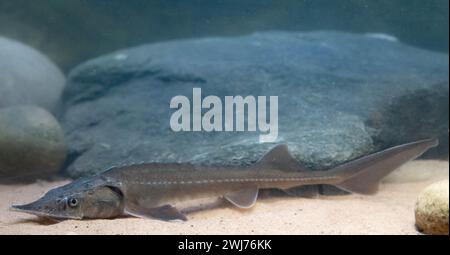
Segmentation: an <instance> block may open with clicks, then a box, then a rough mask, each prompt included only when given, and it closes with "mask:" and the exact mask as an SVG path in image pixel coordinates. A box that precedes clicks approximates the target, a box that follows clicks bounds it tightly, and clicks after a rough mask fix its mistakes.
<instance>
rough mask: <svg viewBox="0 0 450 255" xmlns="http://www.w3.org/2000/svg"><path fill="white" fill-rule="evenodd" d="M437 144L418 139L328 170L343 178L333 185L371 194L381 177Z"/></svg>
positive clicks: (436, 142) (433, 140)
mask: <svg viewBox="0 0 450 255" xmlns="http://www.w3.org/2000/svg"><path fill="white" fill-rule="evenodd" d="M438 144H439V142H438V140H437V139H426V140H420V141H416V142H412V143H407V144H403V145H399V146H395V147H392V148H389V149H386V150H383V151H380V152H377V153H374V154H371V155H368V156H365V157H362V158H359V159H356V160H354V161H350V162H349V163H346V164H343V165H341V166H338V167H336V168H334V169H332V170H330V171H331V172H334V174H336V175H337V176H339V177H341V178H339V179H343V181H341V182H339V183H337V184H334V185H335V186H336V187H338V188H340V189H343V190H346V191H350V192H354V193H361V194H373V193H375V192H377V190H378V184H379V182H380V180H381V179H383V177H385V176H386V175H388V174H389V173H391V172H392V171H393V170H395V169H396V168H398V167H399V166H401V165H403V164H404V163H406V162H408V161H410V160H413V159H415V158H417V157H419V156H420V155H422V154H423V153H424V152H425V151H427V150H428V149H430V148H432V147H435V146H437V145H438Z"/></svg>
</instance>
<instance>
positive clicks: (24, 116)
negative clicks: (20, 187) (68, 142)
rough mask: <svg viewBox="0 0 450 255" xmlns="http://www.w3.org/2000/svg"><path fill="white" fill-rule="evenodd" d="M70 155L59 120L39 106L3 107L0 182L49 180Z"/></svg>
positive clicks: (0, 132)
mask: <svg viewBox="0 0 450 255" xmlns="http://www.w3.org/2000/svg"><path fill="white" fill-rule="evenodd" d="M65 156H66V146H65V142H64V133H63V130H62V128H61V126H60V125H59V123H58V121H57V120H56V119H55V118H54V117H53V116H52V115H51V114H50V113H49V112H47V111H46V110H44V109H42V108H39V107H36V106H12V107H5V108H0V183H8V182H18V181H32V180H34V179H36V178H47V177H49V176H50V175H53V174H55V173H56V172H57V171H58V170H60V168H61V166H62V164H63V163H64V160H65Z"/></svg>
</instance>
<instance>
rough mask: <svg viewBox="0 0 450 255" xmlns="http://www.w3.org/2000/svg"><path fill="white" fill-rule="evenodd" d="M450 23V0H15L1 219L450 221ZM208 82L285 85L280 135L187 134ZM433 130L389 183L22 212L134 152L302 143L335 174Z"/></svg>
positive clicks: (189, 228)
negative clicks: (231, 203)
mask: <svg viewBox="0 0 450 255" xmlns="http://www.w3.org/2000/svg"><path fill="white" fill-rule="evenodd" d="M448 31H449V1H447V0H335V1H332V0H278V1H277V0H245V1H244V0H191V1H187V0H184V1H183V0H171V1H167V0H151V1H150V0H128V1H124V0H40V1H34V0H0V198H1V199H0V234H5V233H6V234H11V233H12V234H17V233H19V234H23V233H25V234H29V233H33V234H36V233H37V234H43V233H44V234H77V233H87V234H132V233H139V234H216V233H226V234H236V233H241V234H242V233H244V234H255V233H256V234H268V233H278V234H324V233H328V234H354V233H360V234H373V233H375V234H386V233H388V234H417V233H419V232H418V231H422V232H423V233H431V234H434V233H438V234H447V235H448V201H449V199H448V186H449V185H448V174H449V170H448V158H449V157H448V155H449V154H448V153H449V73H448V72H449V71H448V70H449V56H448V49H449V32H448ZM193 88H201V89H202V96H203V97H206V96H208V95H215V96H217V97H219V98H220V99H223V98H224V96H230V95H231V96H236V95H242V96H255V97H256V96H278V127H279V129H278V136H277V139H276V140H275V141H274V142H261V141H260V140H259V138H260V134H261V132H247V131H245V132H174V131H173V130H172V129H171V127H170V125H169V124H170V119H171V116H173V115H172V114H173V113H174V111H175V109H171V108H170V101H171V99H173V98H174V97H175V96H178V95H183V96H186V97H187V98H188V99H189V100H190V101H193V95H192V94H193ZM270 109H272V105H268V106H267V111H268V112H269V111H270ZM205 111H206V109H203V112H202V113H205ZM269 119H271V116H269ZM246 121H247V124H248V120H246ZM428 138H437V139H439V145H438V146H436V147H434V148H432V149H430V150H429V151H427V152H426V153H425V154H424V155H422V156H421V158H420V159H421V160H417V161H413V162H409V163H407V164H405V165H404V166H403V167H401V168H400V169H399V170H398V171H395V172H393V173H392V174H391V175H389V176H387V177H386V178H385V179H384V180H383V181H382V183H381V186H380V190H379V193H377V194H375V195H373V196H363V195H358V194H348V193H346V192H344V191H342V190H338V189H337V188H335V187H334V186H329V185H324V184H318V185H313V186H308V187H306V189H305V190H303V189H302V187H300V188H298V189H295V190H292V191H290V194H291V195H297V196H298V197H290V198H289V197H287V196H285V194H280V192H277V191H273V190H271V191H269V192H267V193H265V192H262V197H264V196H265V195H266V196H267V197H265V198H264V199H261V200H262V201H260V202H258V205H257V206H255V208H253V209H252V210H251V211H249V212H245V213H244V212H242V211H241V210H232V209H229V208H219V209H215V210H211V211H206V212H203V213H202V212H200V213H198V214H193V215H189V223H187V224H183V223H179V224H178V223H174V224H172V223H170V224H169V223H167V222H159V221H152V220H139V219H133V218H120V219H115V220H110V221H104V220H101V219H100V220H92V221H81V222H79V221H72V220H68V221H64V222H61V223H58V224H47V223H43V224H42V222H39V221H38V220H36V219H35V218H31V217H34V216H30V215H25V216H24V215H22V214H20V213H17V212H12V211H10V210H9V208H10V206H11V205H12V204H24V203H29V202H30V201H33V200H36V199H37V198H38V197H39V196H40V195H42V194H43V193H45V192H46V191H49V190H50V189H52V188H54V187H56V186H59V185H64V184H67V183H69V182H72V181H73V180H74V179H77V178H79V177H88V176H93V175H96V174H99V173H102V172H103V171H105V170H107V169H111V168H114V167H117V166H129V165H133V164H140V163H144V162H146V163H148V162H158V163H192V164H198V165H220V166H225V165H226V166H235V167H238V168H245V167H246V166H249V165H252V164H254V163H255V162H257V161H258V160H259V159H260V158H261V157H262V156H263V155H264V154H266V153H267V152H268V151H269V150H270V149H272V148H274V147H275V146H276V145H277V144H286V145H287V146H288V148H289V152H290V153H291V154H292V156H293V157H294V158H295V159H296V160H297V161H299V163H301V164H302V165H303V167H305V168H307V169H308V170H310V171H321V170H329V169H332V168H334V167H336V166H339V165H342V164H344V163H346V162H349V161H353V160H355V159H357V158H361V157H364V156H367V155H369V154H372V153H376V152H378V151H381V150H384V149H387V148H390V147H394V146H397V145H401V144H405V143H410V142H413V141H419V140H422V139H428ZM376 155H379V154H376ZM144 181H145V180H144ZM433 183H434V184H433ZM430 184H431V186H429V185H430ZM428 186H429V187H428ZM426 187H428V188H426ZM305 191H309V192H305ZM306 193H308V194H309V195H311V197H314V198H316V199H309V198H307V199H304V198H302V196H306V195H307V194H306ZM310 193H314V194H310ZM342 194H346V195H347V196H337V195H342ZM319 195H323V196H319ZM343 197H345V198H343ZM279 198H280V199H279ZM265 199H267V200H265ZM415 201H416V204H414V202H415ZM416 205H417V206H416ZM413 212H414V213H415V215H416V216H417V215H419V216H420V215H422V216H423V217H422V218H420V217H418V219H419V220H416V221H415V219H414V214H413ZM217 219H220V220H217ZM191 220H192V221H191ZM30 223H33V224H30ZM35 223H36V224H35Z"/></svg>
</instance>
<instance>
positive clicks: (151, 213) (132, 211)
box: [125, 205, 187, 221]
mask: <svg viewBox="0 0 450 255" xmlns="http://www.w3.org/2000/svg"><path fill="white" fill-rule="evenodd" d="M125 213H127V214H129V215H132V216H136V217H140V218H156V219H160V220H166V221H170V220H183V221H186V220H187V218H186V216H185V215H184V214H182V213H181V212H180V211H178V210H177V209H176V208H175V207H173V206H171V205H163V206H160V207H155V208H144V207H141V206H138V205H132V206H127V207H126V208H125Z"/></svg>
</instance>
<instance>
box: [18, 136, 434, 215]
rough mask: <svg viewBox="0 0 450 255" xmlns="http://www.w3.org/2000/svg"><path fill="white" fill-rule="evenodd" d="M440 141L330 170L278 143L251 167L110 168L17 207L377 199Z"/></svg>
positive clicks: (54, 209)
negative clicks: (386, 183) (314, 192)
mask: <svg viewBox="0 0 450 255" xmlns="http://www.w3.org/2000/svg"><path fill="white" fill-rule="evenodd" d="M437 145H438V140H436V139H427V140H421V141H416V142H412V143H407V144H403V145H399V146H395V147H392V148H389V149H386V150H383V151H380V152H377V153H374V154H370V155H367V156H364V157H361V158H358V159H356V160H353V161H350V162H348V163H344V164H342V165H340V166H337V167H335V168H333V169H330V170H327V171H311V170H308V169H307V168H305V167H304V166H302V165H301V164H299V162H298V161H296V160H295V159H294V158H293V157H292V156H291V155H290V154H289V151H288V148H287V146H286V145H277V146H275V147H274V148H273V149H272V150H270V151H269V152H268V153H267V154H266V155H265V156H264V157H262V158H261V159H260V160H259V161H258V162H256V163H255V164H254V165H252V166H249V167H212V166H196V165H191V164H162V163H147V164H136V165H129V166H124V167H116V168H112V169H109V170H107V171H105V172H103V173H101V174H99V175H96V176H93V177H85V178H81V179H78V180H75V181H73V182H71V183H69V184H67V185H64V186H61V187H57V188H54V189H52V190H50V191H48V192H47V193H46V194H45V195H44V196H43V197H42V198H40V199H38V200H36V201H34V202H32V203H29V204H25V205H13V206H12V209H13V210H16V211H20V212H25V213H31V214H34V215H38V216H43V217H49V218H55V219H85V218H115V217H120V216H123V215H132V216H136V217H143V218H156V219H161V220H187V218H186V216H185V213H183V210H184V209H186V208H182V204H183V202H186V201H196V199H199V198H207V197H213V198H216V199H217V198H218V197H219V198H220V197H221V198H225V199H226V200H228V201H229V202H231V204H233V205H235V206H237V207H239V208H250V207H252V206H253V205H254V204H255V202H256V200H257V197H258V190H260V189H273V188H275V189H281V190H289V189H290V188H293V187H299V186H303V185H316V184H329V185H334V186H336V187H337V188H340V189H343V190H345V191H349V192H354V193H360V194H374V193H376V192H377V190H378V185H379V182H380V180H381V179H382V178H383V177H385V176H386V175H387V174H389V173H390V172H392V171H393V170H394V169H396V168H398V167H399V166H400V165H402V164H404V163H406V162H407V161H409V160H412V159H415V158H417V157H418V156H420V155H421V154H422V153H424V152H425V151H427V150H428V149H429V148H431V147H434V146H437Z"/></svg>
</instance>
